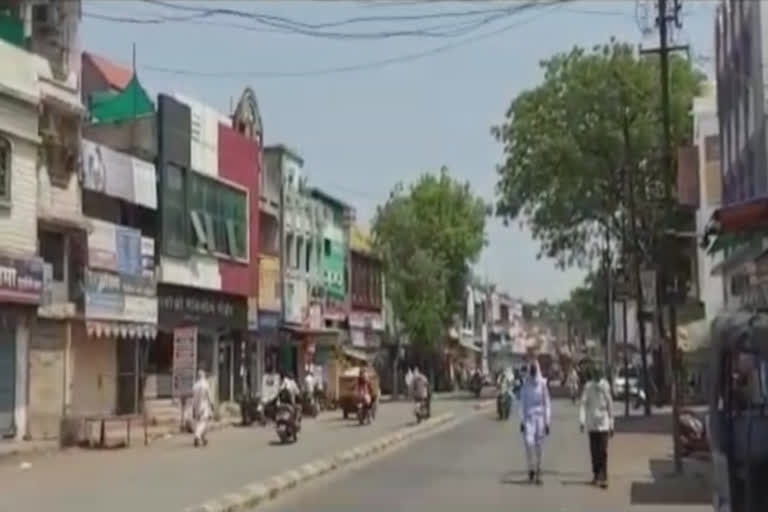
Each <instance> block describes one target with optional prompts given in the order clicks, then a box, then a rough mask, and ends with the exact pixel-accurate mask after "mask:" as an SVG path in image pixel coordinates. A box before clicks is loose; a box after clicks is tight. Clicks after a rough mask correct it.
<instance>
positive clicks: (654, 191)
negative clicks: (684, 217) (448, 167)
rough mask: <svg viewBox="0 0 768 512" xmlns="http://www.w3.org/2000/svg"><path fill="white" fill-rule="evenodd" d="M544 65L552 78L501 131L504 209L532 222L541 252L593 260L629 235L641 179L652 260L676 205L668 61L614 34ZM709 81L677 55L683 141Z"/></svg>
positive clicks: (676, 94) (674, 115)
mask: <svg viewBox="0 0 768 512" xmlns="http://www.w3.org/2000/svg"><path fill="white" fill-rule="evenodd" d="M541 67H542V68H543V70H544V79H543V81H542V83H541V84H540V85H538V86H537V87H535V88H533V89H531V90H528V91H525V92H523V93H521V94H519V95H518V96H517V97H516V98H515V99H514V100H513V101H512V104H511V105H510V107H509V109H508V111H507V113H506V118H505V121H504V122H503V123H502V124H501V125H499V126H496V127H494V128H493V129H492V132H493V134H494V135H495V136H496V138H497V139H498V140H499V141H500V142H501V143H502V144H503V147H504V159H503V162H502V164H501V165H500V166H499V169H498V170H499V180H498V184H497V191H498V202H497V212H498V214H499V215H500V216H502V217H503V218H504V219H505V220H506V221H511V220H516V219H520V220H522V221H524V222H526V223H527V224H528V226H529V227H530V229H531V232H532V235H533V236H534V238H535V239H537V240H538V241H539V242H540V248H541V255H546V256H548V257H552V258H555V259H556V260H557V262H558V263H559V264H560V265H561V266H571V265H582V266H589V265H590V263H591V262H592V261H594V256H595V251H596V250H599V249H601V248H603V247H604V246H605V243H604V241H603V240H604V236H605V234H606V233H608V234H609V235H610V236H611V237H612V238H613V240H617V239H619V238H620V237H621V236H622V233H623V231H624V227H625V226H626V215H625V214H624V213H625V212H626V211H627V206H628V202H627V199H628V197H629V196H628V194H627V190H628V186H629V185H630V184H631V185H632V187H633V188H634V190H635V193H634V194H633V196H634V198H635V200H636V205H637V208H636V211H637V212H638V216H637V222H636V226H638V228H639V231H638V236H637V239H636V240H633V242H634V243H636V244H637V247H636V248H637V250H638V252H640V253H642V254H643V255H644V256H643V257H644V258H652V254H653V251H654V248H655V247H656V246H657V245H658V244H657V240H656V239H655V237H656V235H657V234H658V233H659V232H660V231H661V230H660V226H662V225H665V223H667V222H668V221H669V219H670V216H671V215H672V213H673V210H674V203H675V198H674V193H673V190H674V184H675V174H674V173H673V172H669V171H667V170H666V169H664V168H663V167H664V166H662V165H661V152H660V142H661V139H660V133H661V130H660V124H659V123H660V105H661V100H660V87H659V67H658V59H657V58H655V57H646V56H640V55H638V54H637V52H636V51H635V49H634V47H633V46H632V45H629V44H622V43H618V42H616V41H614V40H611V41H610V42H609V43H608V44H605V45H602V46H597V47H594V48H593V49H592V50H591V51H589V50H585V49H584V48H579V47H576V48H574V49H573V50H571V51H570V52H567V53H561V54H557V55H555V56H553V57H551V58H550V59H548V60H545V61H543V62H542V63H541ZM702 80H703V75H702V74H701V73H699V72H698V71H696V70H695V69H693V68H692V66H691V64H690V63H689V62H688V61H687V60H684V59H682V58H676V57H673V58H672V59H671V61H670V83H671V120H672V136H673V141H672V147H673V148H674V147H677V146H678V145H679V144H681V143H683V142H684V141H685V140H687V139H688V138H689V137H690V133H691V119H690V115H689V109H690V106H691V103H692V99H693V97H694V96H695V95H696V94H698V93H699V92H700V86H701V83H702ZM630 180H631V181H630Z"/></svg>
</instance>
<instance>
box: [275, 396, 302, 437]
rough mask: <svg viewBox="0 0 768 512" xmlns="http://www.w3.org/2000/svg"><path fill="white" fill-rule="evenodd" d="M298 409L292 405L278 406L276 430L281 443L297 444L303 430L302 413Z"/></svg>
mask: <svg viewBox="0 0 768 512" xmlns="http://www.w3.org/2000/svg"><path fill="white" fill-rule="evenodd" d="M299 411H300V410H299V409H298V408H295V407H294V406H292V405H290V404H285V403H283V404H280V405H278V406H277V415H276V416H275V430H276V431H277V437H278V438H280V442H281V443H283V444H285V443H287V442H289V441H290V442H294V443H295V442H296V441H297V440H298V434H299V431H300V430H301V413H300V412H299Z"/></svg>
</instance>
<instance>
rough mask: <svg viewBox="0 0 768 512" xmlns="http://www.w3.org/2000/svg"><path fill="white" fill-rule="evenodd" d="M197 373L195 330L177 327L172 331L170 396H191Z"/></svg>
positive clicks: (193, 328)
mask: <svg viewBox="0 0 768 512" xmlns="http://www.w3.org/2000/svg"><path fill="white" fill-rule="evenodd" d="M196 371H197V328H196V327H179V328H176V329H174V330H173V383H172V394H173V396H174V397H177V398H185V397H189V396H192V388H193V386H194V385H195V373H196Z"/></svg>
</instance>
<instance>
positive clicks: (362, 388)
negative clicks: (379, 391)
mask: <svg viewBox="0 0 768 512" xmlns="http://www.w3.org/2000/svg"><path fill="white" fill-rule="evenodd" d="M357 392H358V395H359V396H360V398H361V399H362V400H363V405H364V406H365V407H369V408H370V407H371V406H372V405H373V403H374V401H375V397H374V392H373V385H371V380H370V379H369V378H368V373H367V372H366V371H365V368H362V367H361V368H360V373H359V374H358V377H357Z"/></svg>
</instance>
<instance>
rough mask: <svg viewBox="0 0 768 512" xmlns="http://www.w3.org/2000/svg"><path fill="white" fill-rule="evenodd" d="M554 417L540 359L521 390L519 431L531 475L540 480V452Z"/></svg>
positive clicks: (530, 371)
mask: <svg viewBox="0 0 768 512" xmlns="http://www.w3.org/2000/svg"><path fill="white" fill-rule="evenodd" d="M551 420H552V407H551V404H550V397H549V388H548V386H547V379H545V378H544V377H543V376H542V375H541V370H540V368H539V363H538V362H536V361H534V362H532V363H531V364H530V365H529V367H528V375H527V376H526V378H525V382H524V383H523V388H522V390H521V391H520V432H522V434H523V440H524V442H525V456H526V459H527V462H528V479H529V480H530V481H531V482H534V481H535V482H536V483H537V484H541V453H542V445H543V443H544V438H545V437H546V436H548V435H549V428H550V422H551Z"/></svg>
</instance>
